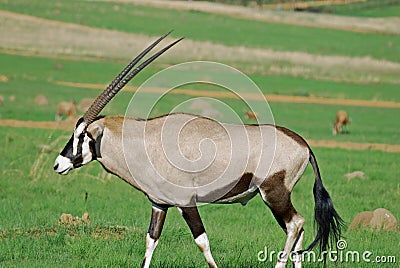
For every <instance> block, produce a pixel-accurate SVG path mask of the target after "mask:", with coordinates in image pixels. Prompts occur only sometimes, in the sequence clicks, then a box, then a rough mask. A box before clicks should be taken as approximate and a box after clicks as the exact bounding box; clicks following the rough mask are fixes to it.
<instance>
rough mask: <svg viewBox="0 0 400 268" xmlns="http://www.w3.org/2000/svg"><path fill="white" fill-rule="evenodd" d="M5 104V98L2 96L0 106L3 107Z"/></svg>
mask: <svg viewBox="0 0 400 268" xmlns="http://www.w3.org/2000/svg"><path fill="white" fill-rule="evenodd" d="M3 102H4V96H3V95H0V106H3Z"/></svg>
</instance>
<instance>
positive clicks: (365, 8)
mask: <svg viewBox="0 0 400 268" xmlns="http://www.w3.org/2000/svg"><path fill="white" fill-rule="evenodd" d="M318 9H319V10H321V11H322V12H329V13H334V14H337V15H346V16H360V17H376V18H382V17H399V16H400V15H399V14H400V1H398V0H372V1H371V0H370V1H364V2H355V3H347V4H344V5H331V6H321V7H319V8H318Z"/></svg>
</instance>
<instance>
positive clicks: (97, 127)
mask: <svg viewBox="0 0 400 268" xmlns="http://www.w3.org/2000/svg"><path fill="white" fill-rule="evenodd" d="M103 130H104V124H103V120H97V121H95V122H94V123H92V124H90V125H89V126H88V128H87V132H88V133H89V135H90V136H91V137H92V138H93V139H94V140H97V138H98V137H99V136H101V135H103Z"/></svg>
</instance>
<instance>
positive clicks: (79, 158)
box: [54, 118, 96, 175]
mask: <svg viewBox="0 0 400 268" xmlns="http://www.w3.org/2000/svg"><path fill="white" fill-rule="evenodd" d="M86 130H87V125H86V123H85V122H84V121H83V118H81V119H79V120H78V122H77V123H76V127H75V130H74V134H73V135H72V137H71V139H70V140H69V141H68V143H67V144H66V145H65V147H64V149H63V150H62V151H61V153H60V155H59V156H58V157H57V159H56V161H55V163H54V171H55V172H57V173H59V174H62V175H66V174H68V172H69V171H70V170H72V169H74V168H79V167H81V166H83V165H85V164H87V163H89V162H90V161H92V160H94V159H96V154H95V149H94V148H95V141H94V140H93V139H92V138H91V137H90V136H89V135H88V133H87V131H86Z"/></svg>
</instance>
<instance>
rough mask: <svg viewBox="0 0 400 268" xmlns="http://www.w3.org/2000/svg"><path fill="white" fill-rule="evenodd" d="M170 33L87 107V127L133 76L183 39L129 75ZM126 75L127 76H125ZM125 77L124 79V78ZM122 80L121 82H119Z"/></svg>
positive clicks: (152, 46) (145, 52)
mask: <svg viewBox="0 0 400 268" xmlns="http://www.w3.org/2000/svg"><path fill="white" fill-rule="evenodd" d="M170 33H171V32H168V33H166V34H164V35H163V36H161V37H160V38H159V39H157V40H156V41H155V42H154V43H152V44H151V45H150V46H148V47H147V48H146V49H145V50H143V51H142V52H141V53H140V54H139V55H138V56H137V57H136V58H134V59H133V60H132V61H131V62H130V63H129V64H128V65H127V66H126V67H125V68H124V69H123V70H122V72H121V73H120V74H118V76H117V77H116V78H115V79H114V80H113V81H112V82H111V83H110V84H109V85H108V86H107V88H106V89H105V90H104V91H103V93H101V94H100V95H99V96H98V97H97V98H96V100H95V101H94V102H93V103H92V105H91V106H90V107H89V109H88V110H87V111H86V113H85V114H84V115H83V120H84V121H85V123H86V124H87V125H89V124H90V123H92V122H93V121H94V120H95V119H96V117H97V115H98V114H99V113H100V112H101V110H103V108H104V107H105V106H106V105H107V103H108V102H109V101H110V100H111V99H112V98H113V97H114V96H115V95H116V94H117V93H118V91H120V90H121V89H122V88H123V87H124V86H125V85H126V84H127V83H128V82H129V81H130V80H131V79H132V78H133V77H134V76H135V75H137V74H138V73H139V72H140V71H141V70H143V69H144V68H145V67H146V66H147V65H149V64H150V63H151V62H152V61H154V60H155V59H156V58H158V57H159V56H161V54H163V53H164V52H165V51H167V50H168V49H170V48H171V47H172V46H174V45H175V44H176V43H178V42H179V41H181V40H182V39H183V38H180V39H178V40H176V41H175V42H173V43H171V44H170V45H168V46H166V47H165V48H163V49H162V50H160V51H159V52H157V53H156V54H154V55H153V56H151V57H150V58H148V59H147V60H146V61H144V62H143V63H142V64H140V65H139V66H138V67H136V68H135V69H134V70H133V71H132V72H131V73H130V74H128V73H129V71H131V70H132V68H133V67H134V66H135V65H136V64H137V63H138V62H139V61H140V60H141V59H142V58H143V57H144V56H145V55H146V54H147V53H149V52H150V50H151V49H153V48H154V47H155V46H156V45H157V44H158V43H160V42H161V40H163V39H164V38H165V37H166V36H167V35H169V34H170ZM127 74H128V75H127ZM124 77H125V78H124ZM121 80H122V81H121Z"/></svg>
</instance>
